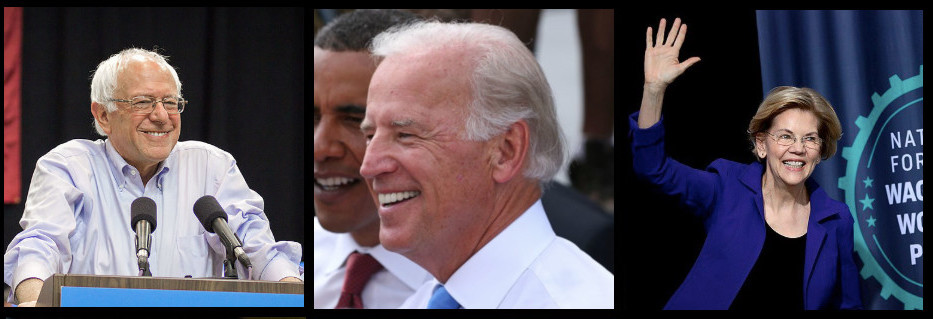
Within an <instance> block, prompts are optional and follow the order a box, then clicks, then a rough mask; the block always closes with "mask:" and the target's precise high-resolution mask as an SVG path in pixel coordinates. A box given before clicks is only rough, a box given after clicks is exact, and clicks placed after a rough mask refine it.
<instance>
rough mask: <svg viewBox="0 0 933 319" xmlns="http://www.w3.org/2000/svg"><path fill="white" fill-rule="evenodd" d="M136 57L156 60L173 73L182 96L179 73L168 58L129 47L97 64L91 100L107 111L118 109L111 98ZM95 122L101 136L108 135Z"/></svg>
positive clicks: (179, 93)
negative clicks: (120, 77) (123, 73)
mask: <svg viewBox="0 0 933 319" xmlns="http://www.w3.org/2000/svg"><path fill="white" fill-rule="evenodd" d="M134 57H142V58H144V59H146V60H149V61H152V62H155V63H156V64H158V65H159V68H160V69H162V70H163V71H169V72H170V73H172V78H174V79H175V87H176V88H177V89H178V97H181V80H179V79H178V73H176V72H175V68H174V67H172V66H171V65H170V64H168V60H167V59H166V57H165V56H163V55H161V54H159V53H158V52H155V51H149V50H145V49H138V48H129V49H125V50H123V51H120V52H119V53H117V54H114V55H112V56H110V58H108V59H106V60H104V61H103V62H101V63H100V64H98V65H97V69H96V70H94V75H93V78H92V79H91V102H96V103H98V104H101V105H103V106H104V107H105V108H106V109H107V113H110V112H113V111H115V110H116V109H117V105H116V104H114V103H113V102H111V101H110V99H112V98H113V92H114V91H116V90H117V87H118V86H119V83H118V82H117V80H118V79H117V78H118V77H119V75H120V74H121V73H122V72H123V70H125V69H126V67H127V65H129V63H130V62H131V61H132V59H133V58H134ZM93 122H94V129H95V130H96V131H97V134H100V136H107V133H104V130H103V129H101V127H100V124H97V120H96V119H94V120H93Z"/></svg>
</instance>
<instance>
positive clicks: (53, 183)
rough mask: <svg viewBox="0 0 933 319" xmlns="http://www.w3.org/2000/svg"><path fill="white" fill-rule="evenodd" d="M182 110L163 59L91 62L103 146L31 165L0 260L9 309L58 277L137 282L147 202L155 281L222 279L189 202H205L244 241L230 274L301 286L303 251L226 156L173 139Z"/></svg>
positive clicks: (214, 246) (84, 146)
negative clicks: (134, 211) (137, 214)
mask: <svg viewBox="0 0 933 319" xmlns="http://www.w3.org/2000/svg"><path fill="white" fill-rule="evenodd" d="M186 104H187V101H186V100H185V99H184V98H183V97H182V95H181V81H179V79H178V74H177V73H176V72H175V68H174V67H172V66H171V65H169V64H168V62H167V61H166V59H165V57H164V56H162V55H160V54H158V53H156V52H152V51H148V50H142V49H135V48H133V49H126V50H123V51H121V52H119V53H117V54H114V55H113V56H111V57H110V58H108V59H107V60H104V61H103V62H101V63H100V65H98V67H97V70H96V71H95V72H94V77H93V79H92V81H91V113H92V114H93V116H94V126H95V128H96V130H97V132H98V134H100V135H102V136H105V137H106V139H105V140H96V141H90V140H81V139H76V140H71V141H68V142H65V143H64V144H61V145H59V146H57V147H55V148H54V149H52V150H51V151H49V153H48V154H45V155H44V156H42V157H41V158H39V161H38V162H37V163H36V170H35V173H34V174H33V176H32V182H31V183H30V185H29V192H28V195H27V198H26V205H25V210H24V211H23V218H22V219H21V220H20V225H21V226H22V227H23V231H22V232H20V233H19V234H17V235H16V237H15V238H13V240H12V242H11V243H10V245H9V246H8V248H7V251H6V253H5V254H4V256H3V280H4V282H5V283H6V284H7V285H9V286H10V287H12V288H13V291H14V292H15V293H14V294H11V296H10V298H9V300H10V301H11V302H14V301H15V303H19V304H20V305H21V306H30V305H35V301H36V299H37V298H38V293H39V290H40V289H41V287H42V284H43V280H44V279H46V278H48V277H49V276H51V275H52V274H55V273H69V274H95V275H123V276H135V275H137V274H138V271H139V267H140V266H139V264H137V258H136V249H135V245H134V240H133V238H134V236H135V235H134V231H133V230H132V229H131V228H130V213H131V212H130V204H131V203H132V202H133V201H134V200H136V199H137V198H139V197H148V198H151V199H152V200H153V201H154V202H155V203H156V209H157V211H156V212H157V213H156V216H157V221H158V222H157V223H156V224H157V225H158V228H156V229H155V230H154V231H153V233H152V242H151V247H150V252H149V255H150V257H149V262H150V266H149V267H150V268H149V271H150V272H151V274H152V276H155V277H184V276H186V275H190V276H192V277H195V278H198V277H221V276H223V273H222V272H223V269H222V267H223V265H222V263H223V261H224V257H225V248H224V246H223V244H222V243H221V242H220V239H219V237H218V235H216V234H213V233H209V232H207V231H206V230H205V229H204V228H203V227H202V226H201V223H200V222H199V221H198V219H197V217H195V215H194V213H193V211H192V209H193V206H194V203H195V201H197V200H198V199H199V198H200V197H202V196H205V195H210V196H214V197H215V198H216V199H217V201H218V202H219V203H220V205H221V207H223V209H224V211H225V212H226V213H227V217H228V218H227V219H228V225H229V226H230V228H231V229H232V230H234V232H235V233H236V234H237V236H238V237H239V238H240V239H241V240H242V242H243V249H244V250H245V252H246V254H247V256H248V257H249V259H250V261H251V263H252V266H253V269H254V271H252V272H247V271H246V269H242V268H243V267H237V268H238V269H237V271H238V272H239V277H240V278H244V279H246V277H247V276H249V278H248V279H253V280H272V281H279V280H282V281H300V280H299V279H298V278H297V277H298V276H299V275H300V274H299V269H298V262H299V260H300V259H301V246H300V245H299V244H298V243H295V242H288V241H279V242H276V241H275V239H274V238H273V236H272V231H271V230H270V229H269V220H268V218H267V217H266V215H265V213H264V212H263V200H262V197H260V196H259V194H257V193H256V192H255V191H253V190H251V189H250V188H249V186H247V185H246V180H245V179H244V178H243V175H242V174H241V173H240V170H239V168H238V167H237V165H236V161H235V160H234V158H233V156H231V155H230V153H227V152H225V151H223V150H221V149H219V148H217V147H215V146H212V145H210V144H207V143H203V142H197V141H184V142H179V141H178V137H179V135H180V134H181V113H182V112H183V111H184V110H185V106H186Z"/></svg>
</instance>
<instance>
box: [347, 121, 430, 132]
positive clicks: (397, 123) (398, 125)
mask: <svg viewBox="0 0 933 319" xmlns="http://www.w3.org/2000/svg"><path fill="white" fill-rule="evenodd" d="M389 125H390V126H392V127H394V128H401V127H412V126H413V127H415V128H417V129H423V128H424V127H423V126H422V125H421V124H420V123H418V122H415V120H413V119H410V118H406V119H400V120H393V121H391V122H389ZM373 129H375V125H373V123H372V122H367V121H366V120H363V123H360V131H363V132H367V131H370V130H373Z"/></svg>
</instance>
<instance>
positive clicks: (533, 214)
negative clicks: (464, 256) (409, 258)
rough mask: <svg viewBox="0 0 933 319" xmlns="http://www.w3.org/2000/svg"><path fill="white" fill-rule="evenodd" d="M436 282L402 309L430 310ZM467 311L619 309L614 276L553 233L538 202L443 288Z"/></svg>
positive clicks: (412, 297)
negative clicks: (428, 307) (616, 307)
mask: <svg viewBox="0 0 933 319" xmlns="http://www.w3.org/2000/svg"><path fill="white" fill-rule="evenodd" d="M437 284H439V282H438V281H437V279H432V280H430V281H428V282H426V283H424V284H423V285H421V287H420V288H419V289H418V291H417V292H416V293H415V294H414V295H413V296H411V298H409V299H408V300H407V301H406V302H405V304H403V305H402V306H401V308H406V309H425V308H427V305H428V300H429V299H431V294H432V292H433V291H434V287H435V286H436V285H437ZM444 287H445V288H446V289H447V291H448V292H449V293H450V295H451V296H452V297H454V299H456V300H457V302H458V303H460V306H461V307H462V308H464V309H495V308H587V309H593V308H606V309H612V308H614V307H615V292H614V291H615V277H614V276H613V275H612V273H610V272H609V271H608V270H606V268H603V266H602V265H600V264H599V263H597V262H596V261H595V260H593V258H592V257H590V256H589V255H587V254H586V253H585V252H583V251H582V250H580V248H578V247H577V246H576V245H574V244H573V243H571V242H570V241H568V240H566V239H563V238H560V237H557V235H555V234H554V231H553V230H552V229H551V224H550V223H549V222H548V219H547V216H546V215H545V213H544V207H543V206H541V200H540V199H539V200H538V201H537V202H535V203H534V205H532V206H531V207H530V208H528V210H527V211H525V213H524V214H522V215H521V216H520V217H519V218H518V219H516V220H515V221H514V222H512V224H511V225H509V226H508V227H507V228H506V229H505V230H503V231H502V233H500V234H499V235H498V236H496V238H493V239H492V240H491V241H490V242H489V243H487V244H486V245H485V246H483V248H481V249H480V250H479V252H477V253H476V254H475V255H473V256H472V257H470V259H469V260H467V261H466V263H464V264H463V265H462V266H460V268H459V269H457V270H456V271H455V272H454V273H453V275H452V276H451V277H450V279H449V280H447V283H446V284H444Z"/></svg>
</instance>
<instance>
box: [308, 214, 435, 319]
mask: <svg viewBox="0 0 933 319" xmlns="http://www.w3.org/2000/svg"><path fill="white" fill-rule="evenodd" d="M354 251H359V252H360V253H362V254H370V255H372V256H373V258H375V259H376V260H377V261H379V263H380V264H382V266H383V269H382V270H379V271H378V272H376V273H375V274H374V275H373V276H372V278H370V280H369V282H368V283H367V284H366V287H365V288H364V289H363V295H362V299H363V307H365V308H368V309H394V308H398V306H399V305H401V304H402V302H404V301H405V299H407V298H408V297H410V296H411V294H413V293H414V292H415V289H417V288H418V287H420V286H421V284H422V283H424V282H426V281H430V280H431V274H429V273H428V272H427V271H426V270H424V268H421V266H418V264H415V263H414V262H412V261H411V260H408V259H407V258H405V257H404V256H402V255H399V254H396V253H393V252H390V251H388V250H386V249H385V248H383V247H382V245H377V246H375V247H363V246H360V245H359V244H357V243H356V241H355V240H353V237H352V236H350V234H346V233H344V234H338V233H332V232H329V231H327V230H325V229H324V227H321V223H320V222H319V221H318V219H317V217H315V218H314V308H315V309H333V308H334V307H336V306H337V301H339V300H340V291H341V290H342V289H343V281H344V276H345V275H346V273H347V267H346V261H347V258H348V257H350V254H351V253H353V252H354Z"/></svg>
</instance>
